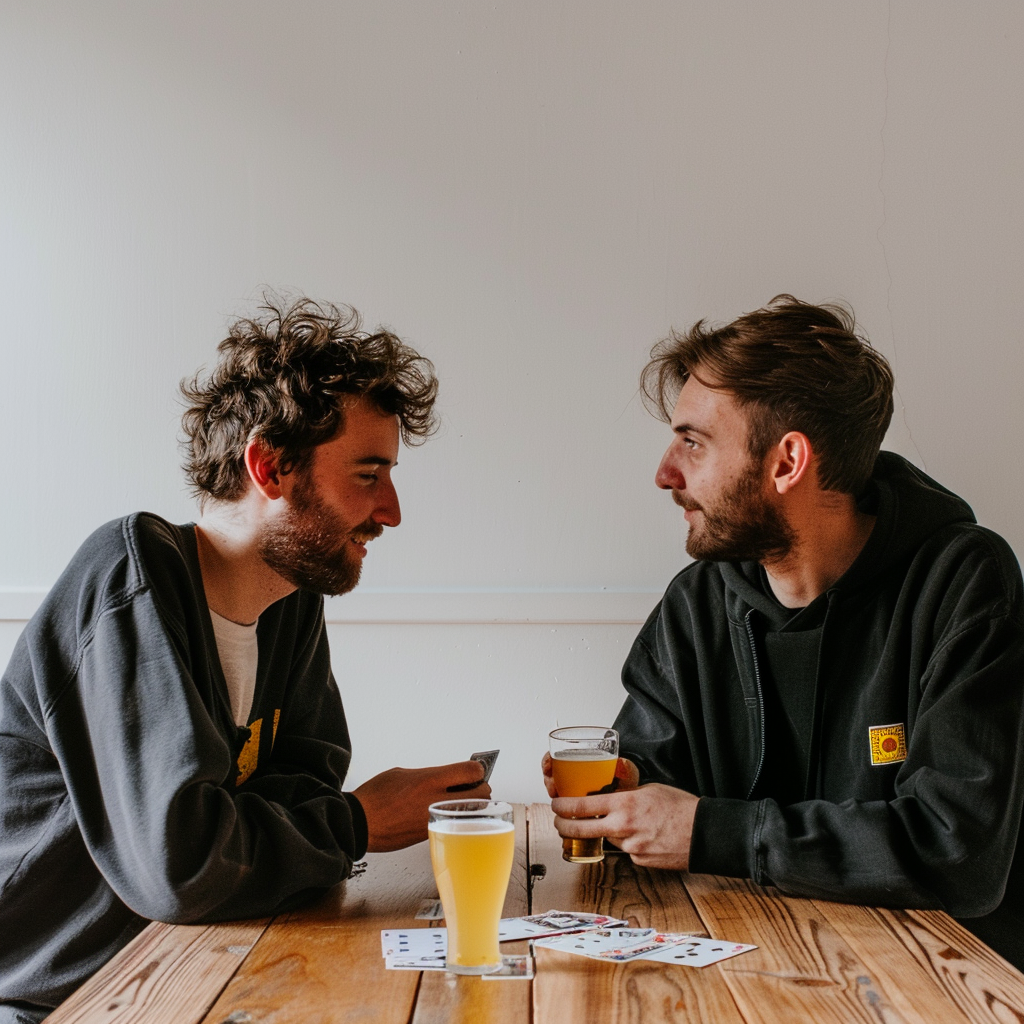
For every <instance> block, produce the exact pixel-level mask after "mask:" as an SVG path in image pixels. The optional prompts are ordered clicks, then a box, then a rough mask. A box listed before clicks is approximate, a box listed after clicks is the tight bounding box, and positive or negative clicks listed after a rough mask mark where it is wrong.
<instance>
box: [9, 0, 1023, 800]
mask: <svg viewBox="0 0 1024 1024" xmlns="http://www.w3.org/2000/svg"><path fill="white" fill-rule="evenodd" d="M1022 36H1024V7H1022V6H1021V5H1020V4H1019V3H1018V2H1017V0H990V2H978V3H973V4H963V3H959V2H953V0H892V2H891V3H889V4H887V3H883V2H877V0H865V2H862V3H857V4H850V3H845V2H842V0H832V2H829V0H772V2H766V3H760V4H753V3H750V2H749V0H743V2H738V0H716V2H714V3H712V2H697V0H632V2H630V3H625V2H618V0H616V2H612V0H566V2H560V3H552V2H551V0H514V2H500V3H483V2H474V0H466V2H458V3H456V2H439V0H416V2H413V0H405V2H395V0H392V2H387V0H375V2H374V3H372V4H367V3H362V2H359V3H357V2H355V0H333V2H326V0H324V2H301V0H289V2H287V3H285V2H274V3H271V2H268V0H231V2H226V0H203V2H191V3H186V2H168V0H163V2H153V3H147V4H138V3H133V2H130V0H122V2H115V0H90V3H88V4H79V3H73V2H70V0H66V2H60V3H54V2H49V3H48V2H40V0H2V2H0V301H2V303H3V310H4V315H3V321H2V327H0V346H2V350H0V351H2V354H3V364H4V367H5V370H6V379H5V389H4V399H3V402H2V403H0V429H2V430H3V437H4V439H5V442H6V444H5V457H6V463H7V465H6V470H7V473H6V480H7V487H6V494H5V499H4V501H3V502H2V503H0V618H2V619H5V620H6V621H5V622H3V623H0V658H5V657H6V655H7V653H8V652H9V650H10V647H11V646H12V645H13V638H14V636H15V635H16V633H17V631H18V629H20V621H19V620H21V619H22V618H23V617H24V616H25V615H26V614H28V613H29V612H30V610H31V608H32V607H34V604H35V603H36V602H37V600H38V595H39V594H40V593H41V592H44V591H45V590H46V588H47V587H48V586H49V585H50V584H51V583H52V581H53V579H54V578H55V577H56V575H57V574H58V573H59V571H60V570H61V568H62V567H63V565H64V563H65V562H66V561H67V559H68V558H69V557H70V555H71V554H72V552H73V551H74V549H75V547H76V546H77V545H78V544H79V543H80V541H81V540H82V538H83V537H84V536H85V535H86V534H87V533H88V532H89V531H90V530H91V529H92V528H93V527H94V526H96V525H98V524H99V523H101V522H103V521H105V520H107V519H110V518H112V517H114V516H118V515H122V514H124V513H126V512H129V511H132V510H134V509H137V508H148V509H151V510H153V511H158V512H160V513H162V514H164V515H166V516H168V517H169V518H172V519H177V520H184V519H187V518H189V517H190V516H191V515H192V509H191V504H190V502H189V500H188V498H187V495H186V493H185V490H184V487H183V484H182V479H181V475H180V472H179V470H178V453H177V451H176V448H175V443H174V442H175V435H176V431H177V421H178V416H179V408H178V406H177V403H176V384H177V381H178V380H179V378H181V377H183V376H184V375H186V374H188V373H191V372H192V371H193V370H194V369H195V368H196V367H198V366H199V365H200V364H203V363H205V362H208V361H209V360H210V359H211V357H212V354H213V351H214V347H215V344H216V342H217V341H218V340H219V339H220V338H221V337H222V336H223V333H224V329H225V325H226V322H227V320H228V319H229V318H230V317H231V316H233V315H237V314H239V313H245V312H248V311H249V310H251V308H252V305H253V303H254V301H255V299H256V297H257V296H258V295H259V292H260V289H261V286H263V285H271V286H275V287H279V288H281V287H284V288H292V289H296V290H299V291H303V292H306V293H308V294H311V295H313V296H316V297H321V298H331V299H335V300H338V301H344V302H350V303H352V304H354V305H356V306H357V307H358V308H359V309H360V310H361V311H362V312H363V313H364V315H365V317H366V319H367V321H368V322H369V324H370V325H371V326H373V325H375V324H377V323H380V322H383V323H386V324H388V325H389V326H391V327H392V328H393V329H394V330H395V331H397V332H398V333H399V334H401V335H402V336H403V337H405V338H407V339H408V340H409V341H410V342H411V343H413V344H414V345H415V346H417V347H418V348H420V349H421V351H423V352H424V353H425V354H427V355H428V356H430V357H431V358H432V359H433V360H434V361H435V363H436V365H437V367H438V370H439V373H440V375H441V378H442V386H443V390H442V399H441V411H442V414H443V416H444V431H443V433H442V434H441V436H440V437H438V438H437V439H435V440H434V441H432V442H430V444H428V445H427V446H426V447H425V448H422V449H418V450H415V451H411V452H408V453H406V454H404V455H403V457H402V465H401V467H400V470H399V471H398V480H399V485H400V494H401V497H402V499H403V505H404V514H405V521H404V522H403V524H402V526H401V528H400V529H398V530H397V531H394V532H390V531H389V535H388V537H387V538H385V539H382V540H381V541H378V542H377V543H376V544H375V545H374V547H373V550H372V552H371V558H370V560H369V563H368V566H367V570H366V572H365V575H364V586H363V587H362V588H360V591H357V592H356V593H355V594H353V595H351V596H350V597H349V598H347V599H342V601H340V602H335V603H333V604H332V607H331V617H332V619H334V620H336V621H335V622H334V624H332V626H331V636H332V643H333V645H334V651H335V663H336V669H337V673H338V676H339V679H340V680H341V681H342V687H343V690H344V692H345V697H346V702H347V707H348V709H349V714H350V718H351V720H352V723H351V724H352V727H353V732H354V733H355V738H356V746H357V752H356V758H355V761H354V764H353V781H354V782H358V781H361V780H362V778H365V777H366V776H367V775H369V774H371V773H372V772H373V771H376V770H378V769H379V768H383V767H385V766H386V765H387V764H390V763H393V762H401V763H406V764H411V763H422V762H425V761H431V760H433V761H442V760H449V759H455V758H458V757H461V756H464V755H465V754H467V753H469V752H470V751H472V750H474V749H479V748H480V747H484V746H489V745H491V744H494V745H500V746H501V747H502V749H503V755H502V760H501V761H500V762H499V768H498V769H497V772H496V775H495V782H496V789H497V791H499V792H501V793H502V794H504V795H505V796H507V797H509V798H512V799H532V798H535V797H539V795H540V792H541V790H540V787H539V783H538V782H537V779H536V768H535V765H536V759H537V756H538V755H539V751H540V749H541V748H542V746H543V736H544V733H545V732H546V730H547V729H548V728H550V727H552V726H553V725H554V724H555V723H556V721H561V722H562V723H563V724H564V723H565V722H567V721H569V720H571V719H576V718H602V719H607V718H610V717H611V716H612V714H613V713H614V710H615V708H616V706H617V704H618V702H619V699H620V693H619V690H618V683H617V673H618V667H619V664H620V663H621V660H622V658H623V656H624V654H625V652H626V650H627V649H628V644H629V641H630V639H631V638H632V636H633V635H634V634H635V632H636V624H637V623H638V622H639V620H640V619H642V617H643V615H644V614H645V612H646V610H648V609H649V608H650V607H651V606H652V605H653V603H654V601H655V600H656V595H657V592H659V591H660V590H661V589H662V588H663V586H664V584H665V583H666V582H667V580H668V579H669V578H670V577H671V576H672V574H673V573H674V572H675V570H676V569H677V568H678V567H679V566H680V565H681V564H682V563H683V561H684V555H683V552H682V536H683V534H682V529H683V524H682V522H681V520H680V518H679V516H678V515H677V510H676V509H675V507H674V506H673V505H672V504H671V502H670V501H669V500H668V499H667V498H666V497H665V496H664V495H662V494H660V493H658V492H657V491H656V490H655V488H654V487H653V485H652V477H653V472H654V468H655V465H656V462H657V459H658V457H659V455H660V451H661V448H662V446H663V444H664V442H665V440H666V438H665V428H664V427H663V426H661V425H659V424H658V423H656V422H655V421H653V420H651V419H650V418H649V417H648V416H647V415H646V413H644V411H643V410H642V408H641V406H640V403H639V401H638V399H637V397H636V381H637V375H638V373H639V370H640V369H641V367H642V366H643V363H644V361H645V355H646V352H647V350H648V349H649V347H650V345H651V344H652V343H653V342H654V341H655V340H656V339H657V338H659V337H661V336H663V335H664V334H665V333H666V332H667V330H668V328H669V327H670V326H672V325H675V326H678V327H686V326H688V325H689V324H690V323H692V322H693V321H694V320H695V319H697V318H698V317H701V316H709V317H711V318H713V319H727V318H732V317H733V316H735V315H737V314H739V313H741V312H744V311H747V310H750V309H752V308H754V307H756V306H758V305H761V304H762V303H763V302H765V301H766V300H767V299H769V298H770V297H771V296H772V295H774V294H775V293H777V292H780V291H791V292H793V293H795V294H797V295H798V296H800V297H802V298H805V299H808V300H811V301H819V300H822V299H826V298H836V297H839V298H844V299H846V300H848V301H849V302H850V303H851V304H852V305H853V307H854V309H855V310H856V312H857V314H858V316H859V318H860V319H861V321H862V322H863V324H864V325H865V327H866V329H867V330H868V333H869V334H870V335H871V337H872V338H873V340H874V341H875V342H876V344H877V345H878V346H879V348H880V349H881V350H882V351H884V352H885V353H886V354H887V355H888V356H889V357H890V358H891V359H892V360H893V362H894V365H895V368H896V371H897V379H898V387H899V397H900V407H899V409H898V412H897V417H896V420H895V422H894V425H893V429H892V431H891V433H890V437H889V440H888V446H889V447H891V448H894V449H896V450H898V451H900V452H902V453H904V454H906V455H908V456H909V457H911V458H912V459H914V460H915V461H916V462H918V464H921V465H924V466H925V467H926V468H927V470H928V471H929V472H931V473H932V474H933V475H935V476H936V477H938V478H939V479H940V480H942V481H943V482H944V483H945V484H946V485H947V486H950V487H952V488H954V489H956V490H958V491H960V492H961V493H963V494H964V495H965V496H966V497H967V498H968V499H969V500H970V501H971V502H972V503H973V504H974V506H975V509H976V511H977V513H978V515H979V518H980V519H981V521H982V522H984V523H986V524H987V525H990V526H992V527H994V528H995V529H997V530H999V531H1000V532H1002V533H1003V534H1004V535H1006V536H1007V537H1008V539H1009V540H1010V542H1011V543H1012V544H1013V545H1014V546H1015V548H1016V549H1017V550H1018V551H1020V550H1021V549H1022V546H1024V520H1022V518H1021V516H1020V514H1019V512H1018V509H1019V508H1020V507H1021V504H1022V502H1021V499H1022V498H1024V493H1022V490H1024V486H1022V481H1024V475H1022V472H1021V469H1020V465H1019V459H1018V454H1017V449H1018V443H1017V439H1018V437H1019V436H1020V434H1021V428H1022V426H1024V423H1022V420H1024V411H1022V407H1021V403H1020V402H1019V401H1018V394H1017V393H1018V381H1019V380H1020V379H1021V376H1022V373H1021V371H1022V369H1024V365H1022V364H1024V349H1022V347H1021V345H1020V344H1018V335H1019V330H1018V321H1019V310H1018V307H1019V303H1020V280H1021V273H1020V270H1021V247H1022V244H1024V243H1022V239H1024V230H1022V228H1024V223H1022V220H1024V218H1022V205H1024V190H1022V188H1021V170H1022V163H1024V142H1022V138H1021V132H1020V125H1021V123H1022V109H1021V108H1022V105H1024V102H1022V96H1024V91H1022V88H1021V85H1022V81H1021V79H1022V72H1021V62H1020V52H1021V48H1022V45H1021V44H1022ZM345 620H358V621H353V622H349V623H348V624H346V622H345ZM565 620H570V621H575V622H576V623H578V624H575V625H570V624H567V623H566V621H565ZM528 622H529V623H532V624H526V623H528ZM427 723H429V734H428V735H424V732H425V729H426V724H427Z"/></svg>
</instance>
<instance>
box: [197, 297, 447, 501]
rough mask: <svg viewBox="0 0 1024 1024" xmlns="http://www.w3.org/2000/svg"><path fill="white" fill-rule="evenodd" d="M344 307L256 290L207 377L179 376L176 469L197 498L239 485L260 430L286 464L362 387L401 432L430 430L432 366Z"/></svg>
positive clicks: (336, 426) (319, 438)
mask: <svg viewBox="0 0 1024 1024" xmlns="http://www.w3.org/2000/svg"><path fill="white" fill-rule="evenodd" d="M360 326H361V321H360V317H359V314H358V313H357V312H356V311H355V310H354V309H353V308H352V307H351V306H335V305H334V304H332V303H329V302H324V303H319V302H314V301H313V300H312V299H308V298H299V299H296V300H294V301H293V302H291V304H290V305H286V304H285V303H284V302H283V301H282V300H281V299H279V298H277V297H276V296H264V300H263V304H262V305H261V306H260V307H259V312H258V315H257V316H255V317H253V318H252V319H240V320H236V321H235V322H234V323H233V324H232V325H231V328H230V330H229V332H228V336H227V337H226V338H225V339H224V340H223V341H222V342H221V343H220V345H219V346H218V352H219V353H220V357H219V359H218V361H217V365H216V366H215V367H214V369H213V371H212V373H211V374H210V376H209V377H208V378H207V379H206V380H203V381H201V380H200V375H199V373H197V374H196V375H195V376H194V377H192V378H191V379H185V380H183V381H182V382H181V391H182V394H183V395H184V397H185V400H186V402H187V403H188V407H187V408H186V410H185V413H184V416H183V418H182V427H183V429H184V432H185V438H184V440H183V443H182V448H183V450H184V453H185V466H184V468H185V473H186V475H187V476H188V479H189V481H190V483H191V484H192V488H193V491H194V493H195V494H196V495H198V496H199V497H200V498H205V497H212V498H218V499H221V500H226V501H233V500H236V499H237V498H240V497H241V496H242V494H243V493H244V492H245V481H246V471H245V463H244V455H245V448H246V445H247V444H248V442H249V440H250V438H253V437H259V438H261V439H262V440H263V441H265V442H266V443H267V444H268V445H270V446H271V447H272V448H274V449H275V450H277V451H278V452H279V453H280V456H281V462H282V466H283V468H284V469H285V470H286V471H288V470H292V469H297V468H301V467H303V466H304V465H306V464H307V463H308V461H309V459H310V458H311V456H312V452H313V449H314V448H315V447H316V446H317V445H320V444H323V443H324V442H325V441H329V440H330V439H331V438H332V437H334V436H335V435H336V434H337V433H338V432H339V431H340V430H342V429H343V428H344V425H345V424H344V415H345V414H344V409H343V400H344V399H345V398H346V397H348V396H359V395H365V396H366V397H367V398H369V399H370V400H371V401H373V402H374V403H375V404H376V405H377V406H378V407H379V408H380V409H381V411H383V412H386V413H393V414H394V415H396V416H398V418H399V422H400V429H401V434H402V440H403V441H405V443H406V444H417V443H419V442H421V441H422V440H425V439H426V438H427V437H428V436H429V435H430V434H431V433H433V432H434V430H435V429H436V421H435V419H434V414H433V408H434V402H435V400H436V398H437V378H436V377H435V375H434V367H433V365H432V364H431V362H430V361H429V360H428V359H425V358H423V357H422V356H420V355H419V354H418V353H416V352H415V351H414V350H413V349H411V348H410V347H409V346H408V345H406V344H405V343H404V342H402V341H401V340H400V339H399V338H397V337H396V336H395V335H394V334H392V333H391V332H390V331H386V330H382V329H381V330H378V331H377V333H375V334H367V333H365V332H364V331H361V330H360Z"/></svg>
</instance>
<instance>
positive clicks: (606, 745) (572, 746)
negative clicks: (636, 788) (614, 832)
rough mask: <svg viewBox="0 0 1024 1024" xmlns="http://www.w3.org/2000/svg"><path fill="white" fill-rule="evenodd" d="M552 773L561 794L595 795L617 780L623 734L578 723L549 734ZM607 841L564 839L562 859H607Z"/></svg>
mask: <svg viewBox="0 0 1024 1024" xmlns="http://www.w3.org/2000/svg"><path fill="white" fill-rule="evenodd" d="M548 738H549V741H550V747H549V750H550V752H551V776H552V778H553V779H554V782H555V789H556V791H557V792H558V795H559V796H591V795H592V794H594V793H600V792H601V790H603V789H606V788H607V787H608V786H610V785H611V784H612V782H614V781H615V765H616V763H617V762H618V759H619V734H618V733H617V732H616V731H615V730H614V729H606V728H604V727H603V726H593V725H575V726H569V727H567V728H565V729H555V730H554V732H552V733H549V735H548ZM603 842H604V841H603V840H602V839H601V838H600V837H598V838H597V839H563V840H562V859H563V860H567V861H571V862H572V863H573V864H594V863H596V862H597V861H600V860H604V849H603V845H602V844H603Z"/></svg>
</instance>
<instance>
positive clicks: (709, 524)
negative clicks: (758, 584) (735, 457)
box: [672, 462, 793, 563]
mask: <svg viewBox="0 0 1024 1024" xmlns="http://www.w3.org/2000/svg"><path fill="white" fill-rule="evenodd" d="M672 499H673V500H674V501H675V503H676V504H677V505H681V506H682V507H683V508H685V509H686V510H687V511H688V512H693V511H696V510H700V512H701V514H702V515H701V520H700V521H698V522H694V523H692V524H691V525H690V532H689V535H688V536H687V538H686V553H687V554H688V555H689V556H690V557H691V558H696V559H702V560H705V561H709V562H747V561H752V562H761V563H765V562H773V561H778V560H779V559H782V558H785V557H786V555H788V554H789V552H790V551H791V550H792V547H793V531H792V529H791V528H790V526H789V524H788V523H787V522H786V520H785V519H784V518H783V517H782V514H781V513H780V512H779V510H778V509H777V508H776V507H775V506H774V505H773V504H772V503H771V502H770V501H769V500H768V498H767V497H766V496H765V491H764V472H763V467H762V466H759V465H757V463H756V462H752V463H751V465H749V466H748V467H747V468H746V469H745V470H744V471H743V475H742V476H741V477H740V478H739V479H738V480H737V481H736V483H735V484H734V485H733V486H732V488H730V489H729V490H728V491H726V492H725V493H724V494H722V495H721V496H720V497H718V498H717V499H716V500H715V501H714V503H712V504H707V505H700V504H698V503H697V502H695V501H694V500H693V499H692V498H689V497H687V496H686V495H685V494H684V493H682V492H680V491H673V492H672Z"/></svg>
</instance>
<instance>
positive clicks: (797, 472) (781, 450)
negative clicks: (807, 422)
mask: <svg viewBox="0 0 1024 1024" xmlns="http://www.w3.org/2000/svg"><path fill="white" fill-rule="evenodd" d="M773 454H774V456H775V462H774V466H773V467H772V481H773V483H774V484H775V489H776V491H778V493H779V494H786V493H788V492H789V491H791V490H792V489H793V488H794V487H796V485H797V484H799V483H800V482H801V481H802V480H804V479H808V478H809V475H810V473H811V466H812V464H813V462H814V450H813V449H812V448H811V442H810V440H809V439H808V437H807V435H806V434H801V433H800V431H799V430H791V431H790V432H789V433H788V434H786V435H785V436H784V437H783V438H782V440H781V441H779V443H778V444H777V445H776V446H775V451H774V453H773Z"/></svg>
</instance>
